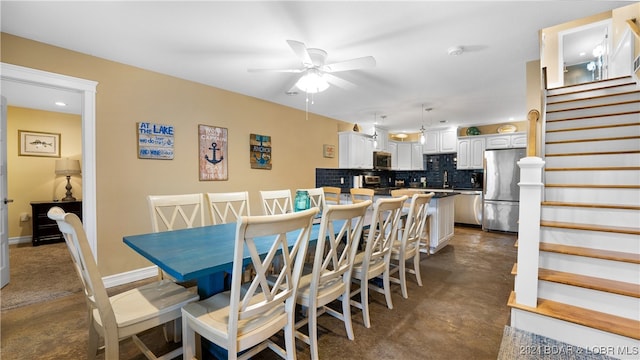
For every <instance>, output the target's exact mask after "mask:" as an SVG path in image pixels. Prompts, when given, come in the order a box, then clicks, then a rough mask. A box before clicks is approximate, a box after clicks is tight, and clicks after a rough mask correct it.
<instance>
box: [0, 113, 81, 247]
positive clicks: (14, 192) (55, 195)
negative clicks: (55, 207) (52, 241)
mask: <svg viewBox="0 0 640 360" xmlns="http://www.w3.org/2000/svg"><path fill="white" fill-rule="evenodd" d="M18 130H27V131H37V132H50V133H58V134H60V156H61V158H71V159H77V160H80V159H81V152H82V143H81V140H80V139H81V136H82V135H81V118H80V116H79V115H72V114H63V113H57V112H49V111H41V110H33V109H24V108H20V107H13V106H9V107H8V108H7V186H8V196H9V198H11V199H13V203H11V204H10V206H9V212H8V217H9V237H10V238H12V237H19V236H30V235H31V234H32V231H31V229H32V228H31V226H32V221H31V220H29V221H26V222H21V221H20V214H22V213H27V214H31V205H30V202H31V201H51V200H54V199H60V198H63V197H64V196H65V193H66V189H65V185H66V184H67V181H66V178H65V177H64V176H57V175H56V174H55V171H54V170H55V161H56V160H57V159H58V158H53V157H39V156H18ZM71 186H72V187H73V189H72V192H73V195H74V196H75V197H76V198H78V199H80V198H82V179H81V178H79V177H77V176H73V177H71Z"/></svg>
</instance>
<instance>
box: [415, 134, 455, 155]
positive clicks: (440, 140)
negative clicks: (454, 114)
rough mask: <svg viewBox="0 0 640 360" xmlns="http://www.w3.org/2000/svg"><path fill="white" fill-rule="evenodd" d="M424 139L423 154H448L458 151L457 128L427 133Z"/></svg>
mask: <svg viewBox="0 0 640 360" xmlns="http://www.w3.org/2000/svg"><path fill="white" fill-rule="evenodd" d="M424 137H425V143H424V145H423V146H422V152H423V153H425V154H447V153H454V152H456V151H457V147H458V134H457V130H456V129H455V128H448V129H440V130H429V131H425V133H424Z"/></svg>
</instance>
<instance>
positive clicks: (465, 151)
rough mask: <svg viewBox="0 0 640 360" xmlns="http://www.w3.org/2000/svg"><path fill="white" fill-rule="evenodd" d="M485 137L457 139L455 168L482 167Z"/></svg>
mask: <svg viewBox="0 0 640 360" xmlns="http://www.w3.org/2000/svg"><path fill="white" fill-rule="evenodd" d="M485 140H486V139H485V137H475V136H473V137H461V138H459V139H458V155H457V156H456V157H457V163H456V168H457V169H458V170H462V169H482V161H483V156H484V149H485Z"/></svg>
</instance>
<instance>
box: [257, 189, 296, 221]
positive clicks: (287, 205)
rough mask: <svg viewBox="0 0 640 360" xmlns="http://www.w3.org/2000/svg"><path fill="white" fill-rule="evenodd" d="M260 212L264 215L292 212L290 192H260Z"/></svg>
mask: <svg viewBox="0 0 640 360" xmlns="http://www.w3.org/2000/svg"><path fill="white" fill-rule="evenodd" d="M260 198H261V199H262V210H263V211H264V214H265V215H277V214H286V213H289V212H293V202H292V201H291V190H289V189H286V190H263V191H260Z"/></svg>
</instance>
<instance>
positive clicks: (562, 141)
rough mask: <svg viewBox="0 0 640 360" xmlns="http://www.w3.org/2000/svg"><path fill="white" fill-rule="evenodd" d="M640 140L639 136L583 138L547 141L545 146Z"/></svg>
mask: <svg viewBox="0 0 640 360" xmlns="http://www.w3.org/2000/svg"><path fill="white" fill-rule="evenodd" d="M633 139H640V136H637V135H632V136H617V137H606V138H584V139H571V140H557V141H547V142H545V144H546V145H550V144H551V145H553V144H570V143H579V142H593V141H615V140H633Z"/></svg>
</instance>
